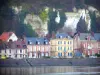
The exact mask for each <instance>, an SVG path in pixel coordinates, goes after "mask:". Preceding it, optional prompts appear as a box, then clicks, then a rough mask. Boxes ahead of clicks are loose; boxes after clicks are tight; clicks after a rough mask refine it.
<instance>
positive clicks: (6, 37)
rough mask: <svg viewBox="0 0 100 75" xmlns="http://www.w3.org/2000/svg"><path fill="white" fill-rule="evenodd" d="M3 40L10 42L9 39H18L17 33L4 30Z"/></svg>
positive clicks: (1, 37)
mask: <svg viewBox="0 0 100 75" xmlns="http://www.w3.org/2000/svg"><path fill="white" fill-rule="evenodd" d="M0 39H1V40H2V41H6V42H9V40H12V41H17V39H18V37H17V36H16V35H15V33H14V32H3V33H2V34H1V36H0Z"/></svg>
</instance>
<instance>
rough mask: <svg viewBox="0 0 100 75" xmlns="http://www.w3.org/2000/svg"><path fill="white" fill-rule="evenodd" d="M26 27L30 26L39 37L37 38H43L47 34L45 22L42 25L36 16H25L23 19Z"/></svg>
mask: <svg viewBox="0 0 100 75" xmlns="http://www.w3.org/2000/svg"><path fill="white" fill-rule="evenodd" d="M24 23H25V24H26V25H28V24H29V25H31V26H32V29H33V30H35V32H36V33H37V34H38V35H39V37H42V36H45V35H46V34H47V32H48V29H47V27H48V25H47V22H45V23H43V22H42V20H41V19H40V18H39V16H37V15H32V14H27V16H26V18H25V19H24Z"/></svg>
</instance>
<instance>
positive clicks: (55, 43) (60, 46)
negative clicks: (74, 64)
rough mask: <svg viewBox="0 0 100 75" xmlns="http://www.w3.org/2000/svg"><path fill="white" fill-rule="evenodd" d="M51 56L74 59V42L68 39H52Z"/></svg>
mask: <svg viewBox="0 0 100 75" xmlns="http://www.w3.org/2000/svg"><path fill="white" fill-rule="evenodd" d="M50 45H51V51H50V53H51V56H53V57H58V58H71V57H73V40H72V39H67V38H58V39H52V40H51V41H50Z"/></svg>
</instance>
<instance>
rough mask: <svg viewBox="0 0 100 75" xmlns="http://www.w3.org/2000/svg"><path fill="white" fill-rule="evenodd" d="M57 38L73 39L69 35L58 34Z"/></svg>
mask: <svg viewBox="0 0 100 75" xmlns="http://www.w3.org/2000/svg"><path fill="white" fill-rule="evenodd" d="M56 38H68V39H71V37H70V36H69V35H68V34H67V33H58V34H56Z"/></svg>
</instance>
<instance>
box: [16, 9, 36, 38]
mask: <svg viewBox="0 0 100 75" xmlns="http://www.w3.org/2000/svg"><path fill="white" fill-rule="evenodd" d="M28 13H29V12H28V11H26V10H24V9H23V10H22V11H21V12H20V13H19V14H18V17H19V28H18V30H17V31H16V32H17V34H18V35H19V36H22V35H23V34H25V35H26V36H27V37H33V36H34V37H36V36H37V34H36V33H35V31H34V30H33V29H32V26H31V25H29V24H27V25H26V24H24V19H25V17H26V15H27V14H28Z"/></svg>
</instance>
